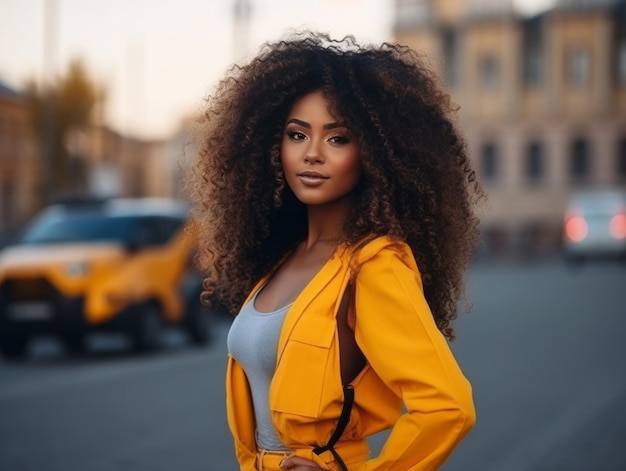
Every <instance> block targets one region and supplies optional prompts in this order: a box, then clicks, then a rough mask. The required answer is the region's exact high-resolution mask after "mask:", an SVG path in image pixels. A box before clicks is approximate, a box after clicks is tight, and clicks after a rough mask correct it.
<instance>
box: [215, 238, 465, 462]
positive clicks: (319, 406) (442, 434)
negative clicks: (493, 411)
mask: <svg viewBox="0 0 626 471" xmlns="http://www.w3.org/2000/svg"><path fill="white" fill-rule="evenodd" d="M349 256H350V254H349V252H348V251H347V250H340V251H338V252H337V253H336V254H335V256H333V258H331V259H330V260H329V261H328V262H327V263H326V264H325V265H324V266H323V267H322V268H321V270H320V271H319V272H318V273H317V274H316V275H315V277H314V278H313V279H312V280H311V282H310V283H309V284H308V285H307V286H306V288H305V289H304V290H303V291H302V293H301V294H300V295H299V297H298V298H297V299H296V301H295V302H294V303H293V305H292V307H291V309H290V310H289V312H288V313H287V316H286V318H285V322H284V324H283V327H282V331H281V334H280V337H279V341H278V355H277V362H276V372H275V374H274V377H273V380H272V383H271V386H270V392H269V402H270V404H269V405H270V411H271V417H272V421H273V422H274V426H275V428H276V431H277V434H278V437H279V438H280V439H281V440H282V442H283V443H284V444H285V445H286V446H287V447H289V448H290V449H293V450H294V451H295V452H296V454H297V455H298V456H303V457H305V458H309V459H313V460H314V461H316V462H317V463H319V465H320V466H321V467H322V468H324V469H330V470H337V469H339V468H338V466H337V465H336V463H335V462H334V461H333V456H332V454H331V452H330V451H327V452H324V453H322V454H321V455H320V456H317V455H315V454H314V453H313V452H312V449H313V448H314V447H315V446H318V445H325V444H326V443H327V442H328V440H329V438H330V436H331V435H332V433H333V431H334V429H335V427H336V424H337V419H338V417H339V414H340V412H341V407H342V402H343V392H342V384H341V374H340V366H339V365H340V364H339V344H338V336H337V333H336V324H335V316H336V314H337V309H338V307H339V301H340V299H341V296H342V294H343V292H344V290H345V288H346V286H347V283H348V281H349V275H350V270H349ZM358 263H359V264H361V269H360V271H359V272H358V275H357V277H356V283H355V295H354V307H355V310H356V325H355V338H356V341H357V343H358V345H359V347H360V348H361V350H362V352H363V353H364V355H365V357H366V358H367V365H366V367H365V368H364V369H363V371H361V373H359V375H358V376H357V378H356V379H355V380H354V381H353V382H352V383H351V384H352V385H353V387H354V391H355V402H354V407H353V408H352V413H351V415H350V422H349V424H348V427H347V428H346V431H345V432H344V434H343V436H342V438H341V439H340V441H339V443H338V444H337V445H336V446H335V449H336V450H337V452H338V453H339V455H340V456H341V457H342V459H343V460H344V461H345V463H346V465H347V467H348V469H349V470H350V471H378V470H381V471H382V470H385V471H394V470H397V471H413V470H414V471H418V470H420V471H422V470H435V469H437V468H438V467H439V466H441V465H442V464H443V462H444V461H445V460H446V458H447V457H448V456H449V454H450V453H451V452H452V450H453V448H454V447H455V446H456V445H457V444H458V443H459V441H460V440H461V439H462V438H463V437H464V436H465V434H466V433H467V432H468V431H469V429H470V428H471V427H472V425H473V424H474V421H475V413H474V406H473V401H472V394H471V387H470V384H469V382H468V381H467V380H466V379H465V377H464V376H463V374H462V372H461V370H460V368H459V366H458V365H457V363H456V361H455V359H454V357H453V355H452V352H451V351H450V348H449V347H448V344H447V342H446V340H445V338H444V337H443V335H442V334H441V333H440V331H439V330H438V329H437V326H436V325H435V322H434V320H433V317H432V314H431V312H430V309H429V307H428V305H427V303H426V300H425V298H424V295H423V290H422V282H421V277H420V274H419V271H418V269H417V266H416V264H415V260H414V258H413V255H412V253H411V250H410V248H409V247H408V246H407V245H405V244H402V245H400V246H398V244H392V242H391V241H390V240H389V239H388V238H387V237H380V238H378V239H376V240H374V241H372V242H370V243H369V244H368V245H366V246H365V247H364V248H363V249H362V250H361V251H360V252H359V255H358ZM264 282H265V280H261V281H260V282H259V284H258V285H257V286H256V287H255V289H254V290H253V291H252V293H254V292H256V290H257V289H258V288H259V287H260V286H261V285H262V283H264ZM226 405H227V416H228V424H229V427H230V430H231V432H232V435H233V437H234V442H235V452H236V455H237V459H238V461H239V464H240V467H241V470H245V471H252V470H254V469H255V465H254V460H255V456H256V445H255V438H254V436H255V423H254V411H253V406H252V401H251V398H250V393H249V388H248V383H247V380H246V377H245V373H244V372H243V369H242V368H241V366H240V365H239V364H238V363H237V361H236V360H234V359H233V358H232V357H230V356H229V358H228V368H227V377H226ZM403 405H404V407H405V409H404V410H403V408H402V406H403ZM390 427H393V428H392V430H391V433H390V435H389V437H388V439H387V441H386V442H385V445H384V446H383V448H382V450H381V452H380V454H379V455H378V456H377V457H374V458H368V455H369V449H368V446H367V442H366V440H365V437H368V436H369V435H372V434H374V433H377V432H379V431H381V430H384V429H388V428H390Z"/></svg>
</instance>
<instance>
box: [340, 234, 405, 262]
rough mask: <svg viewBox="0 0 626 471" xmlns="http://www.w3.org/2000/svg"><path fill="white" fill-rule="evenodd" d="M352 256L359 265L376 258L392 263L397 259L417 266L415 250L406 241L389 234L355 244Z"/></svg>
mask: <svg viewBox="0 0 626 471" xmlns="http://www.w3.org/2000/svg"><path fill="white" fill-rule="evenodd" d="M352 257H354V259H355V261H356V264H357V265H358V266H362V265H363V264H365V263H368V262H372V261H374V260H379V261H388V262H390V263H393V261H394V260H396V261H400V262H403V263H404V264H406V265H409V266H415V260H414V258H413V252H412V251H411V248H410V247H409V245H408V244H407V243H406V242H405V241H403V240H401V239H398V238H394V237H391V236H389V235H383V236H379V237H376V238H374V239H371V240H367V241H365V242H363V243H361V244H357V245H355V247H354V248H353V251H352Z"/></svg>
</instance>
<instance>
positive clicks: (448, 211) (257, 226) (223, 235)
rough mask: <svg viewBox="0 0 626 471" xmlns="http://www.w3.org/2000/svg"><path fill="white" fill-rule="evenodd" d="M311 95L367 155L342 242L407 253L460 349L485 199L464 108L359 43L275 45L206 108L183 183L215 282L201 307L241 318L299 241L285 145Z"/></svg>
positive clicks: (386, 48) (298, 213) (394, 51)
mask: <svg viewBox="0 0 626 471" xmlns="http://www.w3.org/2000/svg"><path fill="white" fill-rule="evenodd" d="M317 90H321V91H322V94H323V95H324V96H325V98H326V99H327V100H328V101H329V103H330V106H331V111H332V114H333V115H336V116H340V117H341V119H342V121H343V122H345V123H346V126H347V127H348V128H349V129H350V131H351V133H353V135H354V136H355V137H356V138H357V139H358V141H359V143H360V149H361V155H360V157H361V165H362V177H361V181H360V183H359V185H358V186H357V189H356V190H355V198H354V199H355V205H354V207H353V208H352V210H351V212H350V214H349V215H348V218H347V220H346V222H345V225H344V228H343V238H344V240H343V241H342V242H343V243H346V244H348V245H351V246H354V247H356V248H358V247H362V246H363V245H364V244H365V243H366V242H368V241H369V240H372V239H373V238H375V237H378V236H380V235H387V236H389V237H391V238H392V240H397V241H404V242H406V243H407V244H408V245H409V246H410V248H411V250H412V252H413V255H414V257H415V259H416V262H417V264H418V266H419V269H420V272H421V275H422V279H423V285H424V294H425V297H426V299H427V302H428V303H429V306H430V308H431V310H432V313H433V316H434V319H435V322H436V324H437V326H438V328H439V330H440V331H441V332H442V333H443V334H444V335H445V336H446V337H447V338H448V339H449V340H453V339H454V330H453V327H452V321H453V320H454V319H455V318H456V316H457V302H458V301H459V300H460V299H462V298H463V296H464V278H463V272H464V271H465V269H466V268H467V267H468V265H469V262H470V257H471V253H472V250H473V248H474V246H475V244H476V242H477V240H478V237H479V231H478V219H477V217H476V216H475V214H474V205H475V203H476V202H477V201H478V200H479V199H480V198H481V197H482V190H481V188H480V185H479V184H478V182H477V181H476V177H475V173H474V171H473V170H472V168H471V166H470V162H469V159H468V156H467V152H466V146H465V142H464V140H463V139H462V137H461V136H460V134H459V132H458V131H457V129H456V127H455V124H454V121H453V119H452V116H453V114H454V112H456V109H455V107H454V106H453V105H452V104H451V101H450V98H449V96H448V95H447V94H445V93H444V92H442V91H441V90H440V89H439V88H438V85H437V79H436V77H435V75H434V74H433V73H432V72H431V71H429V70H428V69H427V68H426V67H425V66H424V64H423V63H422V60H421V58H420V57H419V56H418V54H417V53H416V52H415V51H413V50H411V49H410V48H408V47H405V46H401V45H397V44H389V43H383V44H382V45H380V46H361V45H359V44H358V43H357V42H356V41H355V39H354V38H352V37H351V36H348V37H345V38H344V39H342V40H338V41H337V40H333V39H331V38H330V37H329V36H327V35H325V34H314V33H311V32H306V33H299V34H296V35H294V36H292V37H289V38H286V39H285V40H282V41H279V42H275V43H267V44H265V45H264V46H263V47H262V48H261V50H260V53H259V54H258V55H257V56H256V57H255V58H254V59H253V60H251V62H249V63H248V64H246V65H243V66H238V65H235V66H233V67H232V68H231V69H230V70H229V71H228V73H227V75H226V77H225V78H224V79H223V80H222V81H220V82H219V83H218V84H217V86H216V88H215V90H214V92H213V93H212V95H211V96H210V97H209V98H208V99H207V107H206V111H205V112H204V114H203V117H202V119H201V120H200V127H199V139H200V143H199V147H200V152H199V155H198V159H197V161H196V163H195V164H194V171H193V172H192V176H191V177H190V181H189V183H190V188H191V192H192V194H191V195H190V196H191V199H192V200H193V202H194V203H195V209H194V211H193V212H192V216H193V219H194V221H195V222H196V224H197V226H198V227H199V233H200V240H201V245H200V247H199V263H200V265H201V267H202V268H204V269H205V270H206V275H207V276H206V278H205V280H204V292H203V296H202V297H203V301H205V302H210V300H215V299H219V300H220V301H221V302H223V303H224V304H225V305H226V306H227V307H228V308H229V309H230V310H231V311H232V312H236V311H237V310H238V309H239V308H240V306H241V304H242V303H243V301H244V299H245V296H246V295H247V294H248V293H249V291H250V290H251V289H252V287H253V285H254V283H255V282H257V281H258V280H259V279H260V278H261V277H262V276H263V275H265V274H267V273H268V272H269V271H270V270H271V269H272V268H273V267H274V266H275V265H276V264H277V263H278V262H279V261H280V260H281V259H282V258H283V257H284V256H285V255H286V254H287V253H288V252H289V251H290V250H292V249H293V248H294V247H295V246H296V244H297V243H298V242H300V241H301V240H302V239H303V238H304V237H305V235H306V231H307V220H306V207H305V206H304V205H303V204H302V203H300V202H299V201H298V200H297V199H296V198H295V196H294V195H293V193H292V192H291V190H290V189H289V187H288V186H287V185H286V184H285V178H284V174H283V171H282V167H281V163H280V143H281V138H282V134H283V132H284V124H285V120H286V118H287V115H288V113H289V111H290V109H291V107H292V105H293V104H294V102H295V101H296V100H297V99H299V98H301V97H303V96H304V95H306V94H308V93H310V92H313V91H317Z"/></svg>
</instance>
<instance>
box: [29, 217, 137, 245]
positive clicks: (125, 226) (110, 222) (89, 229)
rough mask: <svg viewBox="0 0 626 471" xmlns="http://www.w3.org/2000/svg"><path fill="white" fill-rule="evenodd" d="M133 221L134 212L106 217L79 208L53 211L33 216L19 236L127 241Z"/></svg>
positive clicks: (56, 240)
mask: <svg viewBox="0 0 626 471" xmlns="http://www.w3.org/2000/svg"><path fill="white" fill-rule="evenodd" d="M137 223H138V218H137V217H136V216H118V217H106V216H104V215H102V214H93V213H81V212H76V213H67V214H55V215H52V216H44V217H42V218H40V219H38V220H36V221H35V222H34V223H33V224H32V225H31V226H30V227H29V229H28V230H27V231H26V233H25V234H24V236H23V237H22V239H21V243H22V244H48V243H73V242H122V243H127V242H128V241H129V240H130V238H131V235H132V234H133V232H134V231H135V227H136V226H137Z"/></svg>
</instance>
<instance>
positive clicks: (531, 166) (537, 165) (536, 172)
mask: <svg viewBox="0 0 626 471" xmlns="http://www.w3.org/2000/svg"><path fill="white" fill-rule="evenodd" d="M544 167H545V163H544V158H543V148H542V146H541V144H540V143H538V142H531V143H530V144H529V145H528V148H527V150H526V179H527V181H529V182H530V183H538V182H540V181H541V180H542V178H543V175H544V172H545V170H544Z"/></svg>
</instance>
